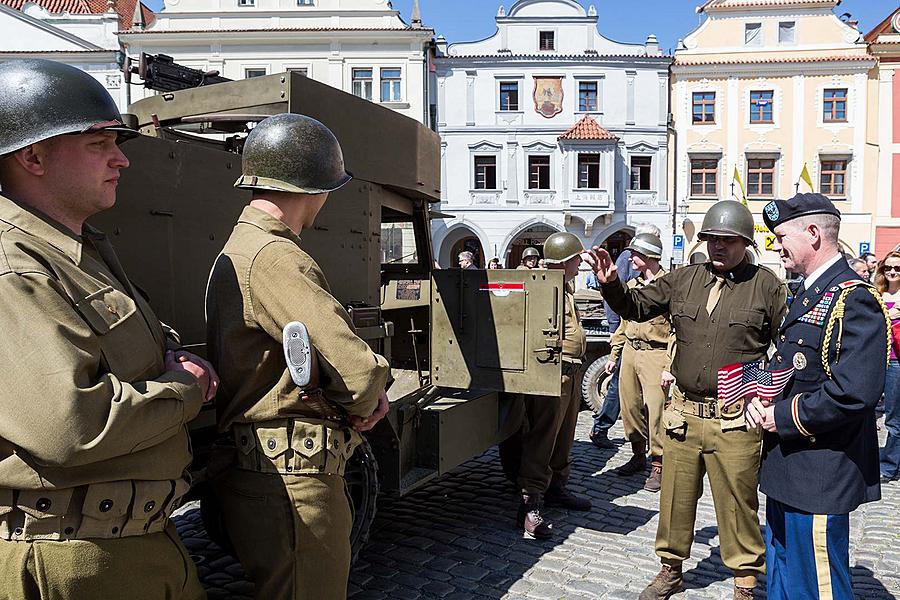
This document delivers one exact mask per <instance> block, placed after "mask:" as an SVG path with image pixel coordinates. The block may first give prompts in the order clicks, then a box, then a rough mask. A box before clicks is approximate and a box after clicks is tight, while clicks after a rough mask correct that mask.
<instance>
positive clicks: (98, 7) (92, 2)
mask: <svg viewBox="0 0 900 600" xmlns="http://www.w3.org/2000/svg"><path fill="white" fill-rule="evenodd" d="M29 1H30V2H34V3H35V4H37V5H38V6H40V7H41V8H43V9H44V10H46V11H47V12H49V13H51V14H62V13H69V14H72V15H90V14H102V13H105V12H106V11H107V10H109V3H108V2H107V0H0V3H2V4H5V5H7V6H9V7H10V8H14V9H16V10H22V7H23V6H25V3H26V2H29ZM137 4H138V0H117V1H116V12H117V13H118V14H119V29H121V30H128V29H131V22H132V20H133V18H134V9H135V6H137ZM141 14H142V15H143V16H144V23H145V24H146V25H149V24H150V23H152V22H153V20H154V19H155V18H156V15H155V14H154V13H153V11H152V10H150V9H149V8H147V7H146V6H144V4H143V3H141Z"/></svg>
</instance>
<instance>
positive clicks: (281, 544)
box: [213, 467, 353, 600]
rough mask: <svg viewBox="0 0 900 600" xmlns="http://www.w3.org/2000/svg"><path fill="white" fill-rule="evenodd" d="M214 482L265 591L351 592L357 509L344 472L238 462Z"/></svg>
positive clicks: (338, 595) (290, 595) (331, 597)
mask: <svg viewBox="0 0 900 600" xmlns="http://www.w3.org/2000/svg"><path fill="white" fill-rule="evenodd" d="M213 486H214V489H215V493H216V495H217V496H218V499H219V502H220V504H221V508H222V516H223V519H224V521H225V527H226V530H227V532H228V536H229V538H230V539H231V542H232V544H233V545H234V549H235V552H236V553H237V556H238V559H239V560H240V561H241V564H242V565H243V566H244V570H245V571H246V572H247V574H248V575H249V577H250V579H252V580H253V584H254V587H255V590H256V597H257V598H259V599H260V600H288V599H294V598H296V599H300V598H309V599H315V600H339V599H340V600H343V599H344V598H346V596H347V577H348V576H349V574H350V529H351V527H352V525H353V516H352V509H351V508H350V500H349V498H348V496H347V492H346V486H345V483H344V478H343V477H342V476H340V475H279V474H277V473H258V472H255V471H247V470H244V469H239V468H236V467H232V468H229V469H228V470H227V471H226V472H225V473H224V474H222V475H221V476H219V477H217V478H216V479H215V480H214V482H213Z"/></svg>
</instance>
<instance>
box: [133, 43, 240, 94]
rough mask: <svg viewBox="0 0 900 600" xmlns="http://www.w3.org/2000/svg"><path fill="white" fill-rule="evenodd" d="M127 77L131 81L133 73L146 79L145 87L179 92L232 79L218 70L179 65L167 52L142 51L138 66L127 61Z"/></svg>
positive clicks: (160, 90)
mask: <svg viewBox="0 0 900 600" xmlns="http://www.w3.org/2000/svg"><path fill="white" fill-rule="evenodd" d="M124 71H125V78H126V81H127V82H128V83H131V75H132V74H135V75H138V76H139V77H140V78H141V79H143V80H144V87H146V88H150V89H151V90H156V91H158V92H177V91H178V90H186V89H190V88H196V87H200V86H204V85H211V84H213V83H223V82H226V81H231V80H230V79H228V78H226V77H220V76H219V72H218V71H201V70H200V69H192V68H190V67H185V66H184V65H179V64H178V63H176V62H175V59H173V58H172V57H171V56H168V55H166V54H146V53H143V52H142V53H141V58H140V62H139V64H138V66H136V67H134V66H131V60H130V59H129V60H127V61H126V63H125V69H124Z"/></svg>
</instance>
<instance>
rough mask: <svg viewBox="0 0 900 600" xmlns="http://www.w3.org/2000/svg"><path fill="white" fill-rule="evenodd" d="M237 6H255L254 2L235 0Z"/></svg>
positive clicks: (254, 0) (253, 0)
mask: <svg viewBox="0 0 900 600" xmlns="http://www.w3.org/2000/svg"><path fill="white" fill-rule="evenodd" d="M237 5H238V6H256V0H237Z"/></svg>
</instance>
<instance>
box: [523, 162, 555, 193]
mask: <svg viewBox="0 0 900 600" xmlns="http://www.w3.org/2000/svg"><path fill="white" fill-rule="evenodd" d="M528 189H531V190H549V189H550V156H549V155H547V154H532V155H531V156H529V157H528Z"/></svg>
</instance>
